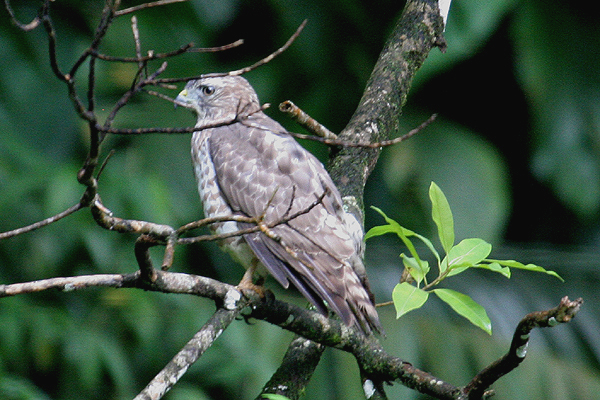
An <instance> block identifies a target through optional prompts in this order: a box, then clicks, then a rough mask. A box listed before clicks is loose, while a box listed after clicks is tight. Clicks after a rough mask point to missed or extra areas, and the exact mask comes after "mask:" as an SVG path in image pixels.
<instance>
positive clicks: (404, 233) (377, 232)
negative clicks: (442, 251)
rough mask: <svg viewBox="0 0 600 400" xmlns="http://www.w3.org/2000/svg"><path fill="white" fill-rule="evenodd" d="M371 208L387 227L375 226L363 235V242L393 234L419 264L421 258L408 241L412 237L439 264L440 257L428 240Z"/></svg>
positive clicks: (377, 209) (378, 210) (373, 207)
mask: <svg viewBox="0 0 600 400" xmlns="http://www.w3.org/2000/svg"><path fill="white" fill-rule="evenodd" d="M371 208H372V209H373V210H375V211H377V212H378V213H379V214H380V215H381V216H382V217H383V218H384V219H385V221H386V222H387V223H388V225H382V226H375V227H373V228H371V229H369V231H368V232H367V234H366V235H365V240H366V239H369V238H372V237H375V236H381V235H385V234H386V233H395V234H396V235H398V237H400V239H401V240H402V242H403V243H404V245H405V246H406V247H408V250H409V251H410V253H411V255H412V256H413V257H414V258H416V259H417V261H418V262H421V258H420V257H419V255H418V254H417V251H416V249H415V247H414V246H413V244H412V242H411V241H410V239H408V238H409V237H411V236H414V237H416V238H418V239H419V240H421V241H422V242H423V243H425V245H426V246H427V248H429V250H430V251H431V252H432V253H433V255H434V256H435V258H437V260H438V263H439V262H440V255H439V253H438V252H437V250H436V249H435V247H434V246H433V244H432V243H431V241H430V240H429V239H427V238H426V237H425V236H422V235H419V234H418V233H416V232H413V231H411V230H410V229H407V228H405V227H403V226H401V225H400V224H399V223H398V222H396V221H394V220H393V219H391V218H389V217H388V216H387V215H385V213H384V212H383V211H381V210H380V209H379V208H377V207H375V206H371Z"/></svg>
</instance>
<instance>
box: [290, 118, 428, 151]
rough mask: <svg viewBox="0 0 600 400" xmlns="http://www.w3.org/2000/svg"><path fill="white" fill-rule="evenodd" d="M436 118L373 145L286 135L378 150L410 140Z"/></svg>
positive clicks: (302, 135)
mask: <svg viewBox="0 0 600 400" xmlns="http://www.w3.org/2000/svg"><path fill="white" fill-rule="evenodd" d="M436 118H437V114H433V115H432V116H431V117H429V118H428V119H427V120H425V122H423V123H422V124H421V125H419V126H417V127H416V128H414V129H411V130H410V131H408V133H406V134H404V135H402V136H400V137H397V138H395V139H390V140H383V141H381V142H375V143H367V142H349V141H346V140H339V139H327V138H323V137H318V136H313V135H304V134H302V133H295V132H288V133H289V134H290V135H292V136H294V137H296V138H298V139H307V140H313V141H316V142H320V143H323V144H326V145H328V146H339V147H363V148H367V149H379V148H381V147H387V146H393V145H395V144H398V143H400V142H403V141H405V140H407V139H410V138H411V137H413V136H414V135H416V134H417V133H419V132H421V131H422V130H423V129H425V128H426V127H427V126H429V124H431V123H432V122H433V121H435V119H436Z"/></svg>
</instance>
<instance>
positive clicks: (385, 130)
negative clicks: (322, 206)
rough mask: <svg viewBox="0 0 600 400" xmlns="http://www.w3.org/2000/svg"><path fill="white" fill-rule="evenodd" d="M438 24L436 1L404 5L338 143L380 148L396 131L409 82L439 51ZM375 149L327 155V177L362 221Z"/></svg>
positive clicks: (413, 0)
mask: <svg viewBox="0 0 600 400" xmlns="http://www.w3.org/2000/svg"><path fill="white" fill-rule="evenodd" d="M443 29H444V24H443V21H442V17H441V16H440V14H439V9H438V4H437V1H436V0H411V1H408V2H407V4H406V6H405V8H404V11H403V13H402V16H401V17H400V19H399V21H398V23H397V24H396V27H395V28H394V31H393V32H392V34H391V35H390V38H389V39H388V41H387V43H386V45H385V47H384V49H383V51H382V52H381V54H380V56H379V59H378V60H377V63H376V64H375V68H374V69H373V73H372V74H371V77H370V78H369V81H368V82H367V87H366V89H365V91H364V94H363V97H362V99H361V100H360V103H359V105H358V108H357V109H356V111H355V112H354V115H353V116H352V118H351V119H350V122H349V123H348V125H347V126H346V128H344V130H343V131H342V132H341V133H340V135H339V139H340V140H345V141H348V142H363V143H372V142H381V141H384V140H387V139H389V138H390V137H391V136H392V135H393V134H395V133H396V132H397V131H398V126H399V118H400V114H401V110H402V107H403V105H404V103H405V102H406V97H407V95H408V91H409V89H410V86H411V82H412V79H413V77H414V75H415V73H416V72H417V70H418V69H419V68H420V67H421V65H422V64H423V62H424V61H425V59H426V58H427V55H428V54H429V52H430V51H431V50H432V49H433V48H434V47H439V48H440V49H441V50H442V51H443V50H444V49H445V41H444V38H443V36H442V32H443ZM379 154H380V150H379V149H366V148H348V147H345V148H342V149H339V151H337V152H333V153H332V158H331V160H330V168H329V172H330V174H331V177H332V178H333V181H334V182H335V184H336V185H337V187H338V189H339V190H340V192H341V193H342V196H344V197H351V198H352V199H353V201H352V202H351V203H352V204H354V205H352V204H351V209H350V210H349V211H351V212H352V213H353V214H354V215H355V216H356V217H357V219H358V220H359V221H362V220H363V192H364V187H365V183H366V180H367V178H368V176H369V175H370V173H371V171H372V170H373V168H374V167H375V164H376V162H377V159H378V157H379Z"/></svg>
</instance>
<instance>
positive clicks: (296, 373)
mask: <svg viewBox="0 0 600 400" xmlns="http://www.w3.org/2000/svg"><path fill="white" fill-rule="evenodd" d="M323 351H325V346H323V345H321V344H319V343H315V342H312V341H310V340H308V339H305V338H303V337H302V336H296V337H294V339H293V340H292V342H291V343H290V345H289V346H288V349H287V351H286V353H285V355H284V356H283V360H282V362H281V365H280V366H279V368H277V371H275V373H274V374H273V376H272V377H271V379H270V380H269V381H268V382H267V383H266V384H265V386H264V388H263V390H262V392H261V394H260V395H258V397H257V398H256V400H262V399H264V397H263V396H262V395H263V394H266V393H272V394H279V395H282V396H285V397H287V398H288V399H290V400H297V399H299V398H300V396H301V395H302V393H304V390H305V389H306V385H307V384H308V382H309V381H310V378H311V377H312V375H313V373H314V371H315V368H316V367H317V365H318V364H319V361H320V360H321V355H322V354H323Z"/></svg>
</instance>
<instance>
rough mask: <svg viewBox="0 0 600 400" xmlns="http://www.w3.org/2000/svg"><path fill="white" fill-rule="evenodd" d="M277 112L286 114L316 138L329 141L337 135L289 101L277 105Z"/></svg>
mask: <svg viewBox="0 0 600 400" xmlns="http://www.w3.org/2000/svg"><path fill="white" fill-rule="evenodd" d="M279 111H281V112H284V113H286V114H288V115H289V116H290V117H291V118H292V119H293V120H295V121H296V122H298V123H299V124H300V125H302V126H303V127H304V128H306V129H308V130H309V131H310V132H312V133H313V134H315V135H317V136H320V137H322V138H325V139H331V140H336V139H337V135H336V134H335V133H333V132H331V131H330V130H329V129H327V128H326V127H325V126H324V125H321V124H320V123H319V122H318V121H317V120H316V119H314V118H312V117H311V116H310V115H308V114H307V113H305V112H304V111H302V109H300V107H298V106H297V105H295V104H294V103H292V102H291V101H290V100H286V101H284V102H283V103H281V104H280V105H279Z"/></svg>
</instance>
